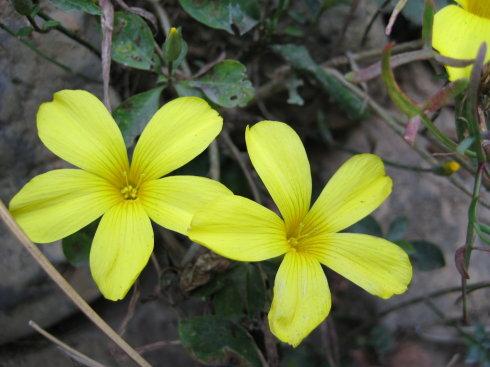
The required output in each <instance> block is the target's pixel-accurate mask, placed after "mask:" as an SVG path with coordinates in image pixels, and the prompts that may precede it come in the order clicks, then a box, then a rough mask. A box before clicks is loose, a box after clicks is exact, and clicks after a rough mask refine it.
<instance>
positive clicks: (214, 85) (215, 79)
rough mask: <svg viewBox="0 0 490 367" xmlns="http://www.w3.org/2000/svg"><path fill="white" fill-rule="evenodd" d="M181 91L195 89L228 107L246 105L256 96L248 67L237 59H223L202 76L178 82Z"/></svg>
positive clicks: (177, 87) (187, 91)
mask: <svg viewBox="0 0 490 367" xmlns="http://www.w3.org/2000/svg"><path fill="white" fill-rule="evenodd" d="M177 84H178V86H177V85H176V89H177V91H178V93H179V95H181V93H193V91H194V92H195V90H197V91H199V92H198V95H199V94H200V92H202V93H204V95H205V96H206V97H207V98H208V99H209V100H210V101H211V102H213V103H216V104H217V105H219V106H222V107H226V108H233V107H237V106H238V107H245V106H246V105H247V103H248V102H249V101H250V100H251V99H252V98H253V97H254V93H255V90H254V88H253V86H252V83H251V82H250V80H248V77H247V68H246V67H245V66H244V65H243V64H241V63H240V62H238V61H236V60H223V61H221V62H220V63H219V64H216V65H215V66H214V67H213V68H212V69H211V70H210V71H209V72H208V73H206V74H205V75H204V76H203V77H202V78H200V79H196V80H188V81H182V82H179V83H177Z"/></svg>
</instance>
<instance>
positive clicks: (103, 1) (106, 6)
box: [99, 0, 114, 111]
mask: <svg viewBox="0 0 490 367" xmlns="http://www.w3.org/2000/svg"><path fill="white" fill-rule="evenodd" d="M99 5H100V7H101V8H102V16H101V17H100V26H101V29H102V79H103V81H104V104H105V106H106V108H107V109H108V110H109V111H111V101H110V98H109V81H110V78H111V47H112V30H113V23H114V7H113V5H112V3H111V0H99Z"/></svg>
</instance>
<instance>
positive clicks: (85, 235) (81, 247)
mask: <svg viewBox="0 0 490 367" xmlns="http://www.w3.org/2000/svg"><path fill="white" fill-rule="evenodd" d="M97 226H98V221H96V222H93V223H91V224H89V225H88V226H86V227H84V228H82V229H81V230H79V231H78V232H75V233H74V234H72V235H70V236H68V237H65V238H63V240H62V242H61V246H62V248H63V254H64V255H65V257H66V259H67V260H68V262H69V263H70V264H71V265H73V266H76V267H78V266H82V265H85V264H87V263H88V259H89V254H90V247H91V246H92V240H93V238H94V235H95V231H96V230H97Z"/></svg>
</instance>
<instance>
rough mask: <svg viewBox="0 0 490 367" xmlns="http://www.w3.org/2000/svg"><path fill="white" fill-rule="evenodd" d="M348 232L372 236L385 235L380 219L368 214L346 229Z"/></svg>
mask: <svg viewBox="0 0 490 367" xmlns="http://www.w3.org/2000/svg"><path fill="white" fill-rule="evenodd" d="M344 232H347V233H363V234H369V235H371V236H377V237H383V231H382V229H381V226H380V225H379V223H378V221H377V220H376V219H374V217H373V216H371V215H368V216H367V217H365V218H363V219H361V220H360V221H359V222H357V223H355V224H353V225H352V226H350V227H349V228H347V229H345V230H344Z"/></svg>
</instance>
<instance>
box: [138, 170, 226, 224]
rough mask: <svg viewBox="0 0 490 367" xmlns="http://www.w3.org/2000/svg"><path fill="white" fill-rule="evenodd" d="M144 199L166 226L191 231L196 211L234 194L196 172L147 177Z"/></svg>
mask: <svg viewBox="0 0 490 367" xmlns="http://www.w3.org/2000/svg"><path fill="white" fill-rule="evenodd" d="M140 192H141V194H140V199H141V203H142V204H143V206H144V208H145V211H146V212H147V213H148V215H149V216H150V218H151V219H152V220H153V221H155V222H157V223H158V224H160V225H161V226H162V227H165V228H168V229H171V230H172V231H176V232H179V233H181V234H187V230H188V229H189V226H190V224H191V220H192V216H193V215H194V213H195V212H196V211H197V210H199V209H201V208H202V207H203V206H204V205H206V204H208V203H210V202H212V201H214V200H216V199H218V198H220V197H221V196H224V195H233V193H232V192H231V191H230V190H228V189H227V188H226V187H225V186H224V185H222V184H221V183H219V182H218V181H214V180H211V179H209V178H205V177H196V176H170V177H164V178H161V179H159V180H151V181H147V182H145V183H144V184H143V186H142V187H141V189H140Z"/></svg>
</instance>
